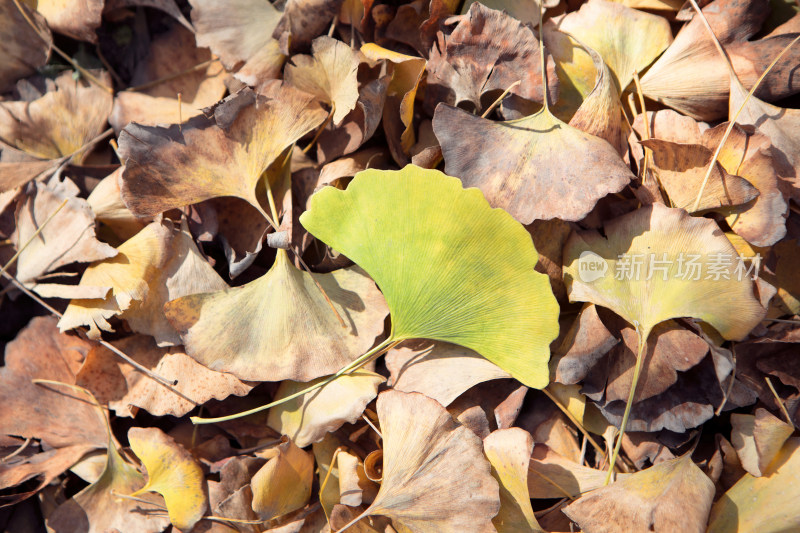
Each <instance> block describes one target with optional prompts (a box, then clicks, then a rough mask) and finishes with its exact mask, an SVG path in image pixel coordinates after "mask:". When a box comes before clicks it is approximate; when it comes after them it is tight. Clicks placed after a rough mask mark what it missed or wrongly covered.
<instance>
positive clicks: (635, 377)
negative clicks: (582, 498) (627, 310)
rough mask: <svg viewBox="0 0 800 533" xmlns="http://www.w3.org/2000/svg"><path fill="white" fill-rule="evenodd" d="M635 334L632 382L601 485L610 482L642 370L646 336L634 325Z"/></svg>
mask: <svg viewBox="0 0 800 533" xmlns="http://www.w3.org/2000/svg"><path fill="white" fill-rule="evenodd" d="M636 333H638V334H639V353H638V354H637V356H636V364H635V365H634V367H633V381H632V382H631V391H630V392H629V393H628V403H626V404H625V413H624V414H623V415H622V424H620V427H619V435H617V442H616V444H615V445H614V451H613V453H612V454H611V461H609V463H608V472H606V479H605V481H604V482H603V485H604V486H605V485H608V484H609V483H610V482H611V476H612V474H613V473H614V465H615V464H616V462H617V458H618V457H619V450H620V448H621V447H622V438H623V437H624V436H625V427H626V426H627V425H628V417H630V415H631V408H632V407H633V398H634V396H635V395H636V385H637V383H639V374H640V372H641V370H642V362H643V361H644V355H645V354H644V350H645V348H646V347H647V337H648V335H649V333H650V332H649V331H648V332H647V334H643V333H642V331H641V329H640V327H639V325H638V324H637V325H636Z"/></svg>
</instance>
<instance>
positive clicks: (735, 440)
mask: <svg viewBox="0 0 800 533" xmlns="http://www.w3.org/2000/svg"><path fill="white" fill-rule="evenodd" d="M731 426H732V429H731V444H733V447H734V448H735V449H736V453H737V455H738V456H739V460H740V461H741V463H742V467H743V468H744V469H745V471H747V472H748V473H749V474H750V475H753V476H755V477H760V476H762V475H764V474H765V473H766V472H767V468H768V467H769V464H770V463H771V462H772V460H773V459H775V456H777V455H778V453H779V452H780V451H781V448H782V447H783V444H784V443H785V442H786V439H788V438H789V437H791V436H792V433H794V430H795V428H794V426H792V425H791V424H787V423H786V422H783V421H782V420H781V419H779V418H777V417H775V416H774V415H772V414H771V413H770V412H769V411H767V410H766V409H763V408H758V409H756V412H755V415H749V414H744V413H733V414H732V415H731Z"/></svg>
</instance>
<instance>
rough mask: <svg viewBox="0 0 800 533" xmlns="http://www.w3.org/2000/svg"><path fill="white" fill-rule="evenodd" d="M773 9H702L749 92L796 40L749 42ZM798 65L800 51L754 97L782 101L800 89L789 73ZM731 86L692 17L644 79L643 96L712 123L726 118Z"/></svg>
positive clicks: (722, 0) (725, 4) (723, 2)
mask: <svg viewBox="0 0 800 533" xmlns="http://www.w3.org/2000/svg"><path fill="white" fill-rule="evenodd" d="M769 11H770V7H769V3H768V2H765V1H757V2H739V1H737V0H716V1H715V2H712V3H710V4H709V5H707V6H706V7H704V8H703V14H704V15H705V18H706V19H707V20H708V23H709V25H710V26H711V29H712V30H713V32H714V34H715V35H716V37H717V39H718V40H719V42H720V43H721V44H722V46H723V47H724V48H725V49H726V51H727V54H728V56H729V57H730V60H731V62H732V63H733V68H734V70H735V71H736V75H737V76H739V77H740V78H741V79H742V80H743V83H744V84H745V85H746V86H747V87H748V88H749V87H752V86H753V85H754V84H755V82H756V80H757V79H758V77H759V76H760V75H761V74H762V73H763V72H764V70H765V69H766V67H767V65H768V64H769V63H770V62H771V61H772V59H773V58H775V57H776V56H777V55H778V53H779V52H780V51H781V50H782V49H783V48H784V47H785V46H786V45H788V44H789V41H791V39H792V38H793V37H794V36H793V35H783V36H773V37H767V38H764V39H760V40H758V41H748V39H750V38H751V37H752V36H753V35H754V34H756V33H757V32H758V31H759V29H760V28H761V25H762V23H763V22H764V20H765V19H766V17H767V15H768V14H769ZM796 63H797V51H794V52H793V53H792V54H789V55H788V56H787V57H785V58H783V59H782V61H781V62H779V63H778V64H777V65H776V66H775V68H774V69H773V70H772V71H771V73H770V74H769V75H768V76H767V77H766V78H765V80H764V82H763V83H762V84H761V86H760V87H759V89H758V90H757V91H756V95H757V96H760V97H762V98H768V99H770V100H778V99H781V98H784V97H786V96H789V95H791V94H794V93H795V92H797V91H798V90H800V86H798V84H797V83H796V82H794V81H793V79H792V74H791V71H792V69H793V65H795V64H796ZM729 83H730V71H729V67H728V63H727V62H726V60H725V59H723V58H722V57H720V55H719V52H718V51H717V49H716V47H715V46H714V43H713V41H712V40H711V38H710V36H709V34H708V30H707V28H706V27H705V25H704V24H703V22H702V21H701V19H700V17H698V16H694V17H693V18H692V20H691V21H690V22H688V23H687V24H686V25H685V26H684V27H683V28H682V29H681V31H680V32H679V33H678V35H677V36H676V37H675V40H674V41H673V43H672V45H670V47H669V48H668V49H667V50H666V52H664V54H663V55H662V56H661V57H660V58H659V59H658V60H657V61H656V62H655V63H654V64H653V66H652V67H650V69H649V70H648V71H647V73H646V74H645V75H644V76H643V77H642V92H643V93H644V95H645V96H647V97H649V98H652V99H653V100H656V101H658V102H660V103H662V104H665V105H668V106H669V107H671V108H673V109H676V110H678V111H680V112H682V113H684V114H687V115H689V116H691V117H694V118H699V119H701V120H714V119H718V118H721V117H722V116H724V115H725V111H726V104H727V103H728V94H729V91H730V89H729Z"/></svg>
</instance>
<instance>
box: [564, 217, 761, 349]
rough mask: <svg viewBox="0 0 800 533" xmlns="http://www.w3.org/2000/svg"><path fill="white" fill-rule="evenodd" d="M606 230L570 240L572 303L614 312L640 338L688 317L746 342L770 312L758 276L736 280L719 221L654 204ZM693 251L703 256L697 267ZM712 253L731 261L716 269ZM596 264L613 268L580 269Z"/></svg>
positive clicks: (568, 258)
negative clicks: (759, 295)
mask: <svg viewBox="0 0 800 533" xmlns="http://www.w3.org/2000/svg"><path fill="white" fill-rule="evenodd" d="M604 229H605V235H606V237H605V238H604V237H602V236H601V235H600V234H599V233H597V232H596V231H594V230H592V231H588V232H581V233H575V234H573V236H572V237H571V238H570V240H569V241H568V242H567V245H566V249H565V252H564V264H565V267H564V277H565V279H566V283H567V288H568V290H569V295H570V300H571V301H591V302H593V303H595V304H597V305H602V306H604V307H607V308H609V309H611V310H612V311H614V312H615V313H617V314H618V315H620V316H621V317H622V318H624V319H625V320H627V321H628V323H630V324H633V325H635V326H637V328H639V329H640V330H641V342H644V340H645V339H647V337H648V334H649V333H650V331H651V330H652V329H653V327H655V325H656V324H658V323H660V322H663V321H664V320H668V319H670V318H680V317H685V316H690V317H694V318H699V319H701V320H703V321H705V322H707V323H709V324H711V325H712V326H714V328H716V330H717V331H718V332H719V333H720V334H721V335H722V336H723V337H725V338H727V339H735V340H741V339H743V338H744V337H745V336H747V334H748V333H749V332H750V330H751V329H753V327H755V326H756V324H758V323H759V322H760V321H761V319H762V318H763V317H764V314H765V309H764V308H763V307H761V304H760V303H759V301H758V300H757V299H756V298H755V296H754V295H753V282H752V280H751V279H750V278H749V277H748V276H741V279H737V275H736V273H735V266H734V263H735V262H736V260H735V258H736V257H738V256H737V255H736V250H735V249H734V248H733V246H732V245H731V244H730V242H729V241H728V239H727V238H725V236H724V235H723V234H722V232H721V231H720V230H719V227H718V226H717V224H716V223H715V222H714V221H712V220H708V219H698V218H692V217H691V216H689V215H688V214H687V213H686V212H685V211H683V210H682V209H671V208H668V207H665V206H663V205H660V204H653V205H650V206H647V207H642V208H640V209H638V210H636V211H634V212H632V213H629V214H627V215H623V216H622V217H619V218H616V219H614V220H611V221H609V222H607V223H606V224H605V226H604ZM648 254H649V256H648ZM689 254H691V255H693V256H697V255H699V256H700V257H698V258H696V260H695V263H694V264H696V265H697V267H698V268H697V269H694V270H692V271H691V272H689V270H690V267H689V266H688V264H689V263H690V262H691V258H688V257H686V256H687V255H689ZM714 254H716V256H715V255H714ZM581 257H582V258H583V259H581ZM714 257H718V258H719V257H721V258H722V259H725V258H726V257H727V258H728V259H729V260H730V262H725V261H722V262H721V263H719V267H714V266H713V265H714V264H715V263H714ZM645 260H649V262H646V261H645ZM697 260H700V262H697ZM592 261H596V262H599V263H602V264H603V265H604V267H603V268H605V269H607V270H604V271H603V272H602V276H601V277H596V276H595V274H599V273H600V271H597V272H591V273H589V274H587V270H585V269H584V267H582V266H581V264H584V265H588V264H589V263H590V262H592ZM637 261H638V263H637ZM658 261H665V263H659V262H658ZM637 264H638V266H637ZM704 266H705V267H706V268H705V272H700V271H701V270H704V269H703V267H704ZM714 268H717V269H718V270H719V271H720V274H719V276H717V275H716V274H715V273H714V271H713V269H714ZM709 269H711V270H712V272H710V273H709V272H708V270H709ZM694 277H697V278H698V279H696V280H695V279H693V278H694ZM726 277H727V279H726ZM715 278H718V279H715ZM734 309H735V310H736V312H733V310H734Z"/></svg>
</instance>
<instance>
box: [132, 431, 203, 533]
mask: <svg viewBox="0 0 800 533" xmlns="http://www.w3.org/2000/svg"><path fill="white" fill-rule="evenodd" d="M128 440H129V441H130V444H131V450H133V453H135V454H136V456H137V457H138V458H139V460H140V461H142V464H143V465H144V467H145V468H146V469H147V483H146V484H145V486H144V487H142V488H140V489H138V490H137V491H136V492H134V493H133V495H134V496H135V495H139V494H143V493H145V492H157V493H159V494H161V495H162V496H163V497H164V501H165V502H166V504H167V511H169V520H170V522H172V525H173V526H175V527H176V528H177V529H180V530H183V531H189V530H190V529H192V527H194V525H195V524H196V523H197V522H198V521H199V520H200V518H202V516H203V514H204V513H205V512H206V509H207V508H208V497H207V496H206V493H205V490H206V489H205V479H204V476H203V470H202V469H201V468H200V465H199V464H197V461H196V460H195V459H194V458H193V457H192V454H191V453H189V452H188V451H187V450H186V449H184V448H183V446H181V445H180V444H178V443H176V442H175V441H174V440H173V439H172V438H171V437H170V436H169V435H167V434H165V433H164V432H163V431H161V430H160V429H158V428H139V427H134V428H131V429H130V430H129V431H128Z"/></svg>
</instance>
